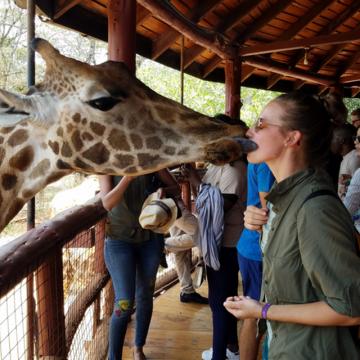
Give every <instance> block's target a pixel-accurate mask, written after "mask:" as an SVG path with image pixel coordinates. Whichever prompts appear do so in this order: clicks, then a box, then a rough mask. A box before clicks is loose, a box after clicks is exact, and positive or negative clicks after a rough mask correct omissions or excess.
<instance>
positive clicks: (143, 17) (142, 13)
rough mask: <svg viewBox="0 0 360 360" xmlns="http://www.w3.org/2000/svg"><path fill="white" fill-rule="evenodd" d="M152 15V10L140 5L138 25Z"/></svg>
mask: <svg viewBox="0 0 360 360" xmlns="http://www.w3.org/2000/svg"><path fill="white" fill-rule="evenodd" d="M151 16H152V14H151V12H150V11H148V10H147V9H145V8H143V7H142V6H140V5H139V9H138V12H137V14H136V26H140V25H141V24H143V23H144V22H145V21H146V20H147V19H149V18H150V17H151Z"/></svg>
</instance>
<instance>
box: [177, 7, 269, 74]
mask: <svg viewBox="0 0 360 360" xmlns="http://www.w3.org/2000/svg"><path fill="white" fill-rule="evenodd" d="M261 1H262V0H256V1H254V0H253V1H249V2H245V3H242V4H240V5H239V6H238V7H237V8H236V9H235V10H233V11H232V12H231V15H230V18H227V19H225V20H224V21H221V22H220V24H219V25H217V26H216V28H215V31H216V32H218V33H221V34H224V33H226V32H227V31H229V30H231V29H232V28H233V27H234V26H236V25H237V24H238V23H239V22H240V21H241V20H242V18H243V17H244V16H246V15H247V14H248V13H249V12H250V11H252V10H253V9H254V8H255V7H256V6H258V5H259V4H260V3H261ZM231 40H233V39H231ZM204 50H205V49H204V48H202V47H200V46H199V45H194V46H193V47H192V50H191V53H190V51H189V54H186V52H185V59H186V61H185V63H184V67H185V69H186V68H187V67H188V66H189V65H191V64H192V63H193V62H194V61H195V59H196V58H197V57H198V56H199V55H200V54H201V53H202V52H203V51H204ZM217 58H218V61H217V65H218V64H219V62H221V60H222V59H221V58H219V57H217Z"/></svg>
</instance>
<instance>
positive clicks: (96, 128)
mask: <svg viewBox="0 0 360 360" xmlns="http://www.w3.org/2000/svg"><path fill="white" fill-rule="evenodd" d="M90 128H91V130H92V131H93V133H95V134H96V135H99V136H102V135H103V134H104V131H105V126H104V125H101V124H99V123H96V122H93V121H92V122H91V123H90Z"/></svg>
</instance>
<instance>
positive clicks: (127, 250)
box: [104, 233, 164, 360]
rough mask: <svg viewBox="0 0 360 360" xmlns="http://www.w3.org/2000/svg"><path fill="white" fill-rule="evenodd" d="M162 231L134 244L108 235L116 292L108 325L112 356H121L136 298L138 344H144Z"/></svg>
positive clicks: (118, 359) (111, 358)
mask: <svg viewBox="0 0 360 360" xmlns="http://www.w3.org/2000/svg"><path fill="white" fill-rule="evenodd" d="M163 248H164V239H163V236H162V235H158V234H154V233H152V234H151V238H150V240H148V241H145V242H143V243H138V244H133V243H129V242H125V241H121V240H112V239H110V238H107V239H106V241H105V249H104V256H105V264H106V266H107V268H108V270H109V273H110V276H111V279H112V283H113V287H114V292H115V304H114V311H113V314H112V316H111V320H110V329H109V360H121V358H122V348H123V344H124V339H125V333H126V329H127V324H128V322H129V320H130V316H131V313H132V309H133V307H134V301H135V302H136V332H135V346H138V347H139V346H144V345H145V341H146V336H147V333H148V330H149V326H150V320H151V315H152V310H153V294H154V286H155V280H156V274H157V270H158V267H159V263H160V257H161V254H162V252H163Z"/></svg>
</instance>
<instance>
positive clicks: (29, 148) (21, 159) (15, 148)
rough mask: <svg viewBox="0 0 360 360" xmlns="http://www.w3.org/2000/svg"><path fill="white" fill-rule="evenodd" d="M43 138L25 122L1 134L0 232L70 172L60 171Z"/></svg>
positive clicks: (38, 130) (34, 128)
mask: <svg viewBox="0 0 360 360" xmlns="http://www.w3.org/2000/svg"><path fill="white" fill-rule="evenodd" d="M45 139H46V138H45V133H44V131H41V129H37V128H36V127H30V126H29V125H28V124H27V123H24V124H21V125H17V126H16V127H14V128H2V129H1V131H0V141H2V142H3V144H2V147H0V165H1V170H0V181H1V183H0V184H1V189H0V231H2V230H3V228H4V227H5V226H6V225H7V224H8V222H9V221H10V220H11V219H12V218H13V217H14V216H15V215H16V214H17V213H18V212H19V211H20V210H21V208H22V207H23V206H24V204H25V203H26V202H27V201H28V200H30V199H31V198H32V197H33V196H34V195H35V194H36V193H38V192H39V191H41V190H42V189H43V188H45V186H46V185H47V184H49V183H51V182H53V181H56V180H57V179H60V178H61V177H63V176H65V175H67V174H69V173H70V172H71V170H69V169H59V167H58V166H57V161H58V160H57V159H56V157H55V155H54V153H53V151H52V150H51V149H50V147H49V146H48V145H47V144H46V142H45Z"/></svg>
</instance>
